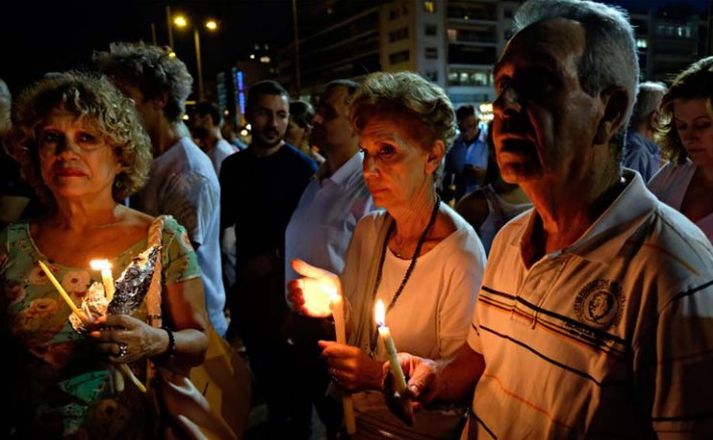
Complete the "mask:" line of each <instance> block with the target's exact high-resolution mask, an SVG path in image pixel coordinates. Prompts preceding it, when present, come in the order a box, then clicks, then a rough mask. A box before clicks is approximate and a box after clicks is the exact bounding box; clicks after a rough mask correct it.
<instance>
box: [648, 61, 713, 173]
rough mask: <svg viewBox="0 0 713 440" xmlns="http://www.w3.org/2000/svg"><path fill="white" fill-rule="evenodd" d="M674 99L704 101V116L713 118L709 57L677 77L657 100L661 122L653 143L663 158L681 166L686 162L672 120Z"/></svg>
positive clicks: (712, 85) (686, 155)
mask: <svg viewBox="0 0 713 440" xmlns="http://www.w3.org/2000/svg"><path fill="white" fill-rule="evenodd" d="M676 99H682V100H684V101H688V100H691V99H705V100H706V109H707V110H708V114H710V115H711V116H713V106H712V105H711V104H712V103H713V57H707V58H703V59H701V60H698V61H696V62H695V63H693V64H691V65H690V66H689V67H688V68H687V69H686V70H684V71H683V72H681V73H680V74H678V76H677V77H676V79H674V80H673V83H672V84H671V87H670V88H669V89H668V92H666V94H665V95H664V96H663V99H662V100H661V122H662V123H661V128H660V129H659V132H658V133H657V136H656V141H657V143H658V144H659V145H660V146H661V151H662V152H663V155H664V157H666V159H668V160H670V161H672V162H673V163H677V164H682V163H685V162H686V159H687V158H688V152H687V151H686V148H685V147H684V146H683V144H682V143H681V138H680V137H679V136H678V130H676V126H675V125H674V121H673V116H674V115H673V101H674V100H676Z"/></svg>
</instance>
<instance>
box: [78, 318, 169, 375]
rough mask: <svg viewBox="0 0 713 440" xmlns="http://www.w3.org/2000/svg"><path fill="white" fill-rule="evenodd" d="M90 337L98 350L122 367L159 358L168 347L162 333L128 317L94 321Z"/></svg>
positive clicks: (164, 334)
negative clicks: (95, 342)
mask: <svg viewBox="0 0 713 440" xmlns="http://www.w3.org/2000/svg"><path fill="white" fill-rule="evenodd" d="M89 336H90V337H91V338H94V340H95V341H97V348H98V350H99V351H100V352H101V353H103V354H105V355H107V357H108V359H109V361H111V362H112V363H115V364H125V363H130V362H134V361H138V360H141V359H145V358H149V357H153V356H156V355H159V354H161V353H163V352H164V351H165V347H166V346H167V345H168V335H167V334H166V332H165V331H163V330H161V329H157V328H154V327H151V326H150V325H148V324H146V323H145V322H143V321H141V320H138V319H136V318H134V317H132V316H129V315H108V316H106V317H102V318H99V319H98V320H97V321H96V322H95V327H94V330H92V331H90V332H89Z"/></svg>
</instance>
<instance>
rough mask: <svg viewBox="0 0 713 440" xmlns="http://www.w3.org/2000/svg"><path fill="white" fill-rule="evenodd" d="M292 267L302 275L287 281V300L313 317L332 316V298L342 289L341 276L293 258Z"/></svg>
mask: <svg viewBox="0 0 713 440" xmlns="http://www.w3.org/2000/svg"><path fill="white" fill-rule="evenodd" d="M292 268H293V269H294V270H295V272H297V273H298V274H300V275H302V278H298V279H296V280H292V281H290V282H289V283H287V302H288V303H289V304H290V305H291V306H292V309H293V310H294V311H296V312H299V313H301V314H303V315H305V316H311V317H313V318H326V317H328V316H331V315H332V308H331V303H332V300H333V299H334V296H335V295H336V294H339V293H340V292H341V290H342V284H341V282H340V281H339V277H338V276H337V275H335V274H333V273H332V272H329V271H328V270H324V269H320V268H318V267H315V266H312V265H310V264H308V263H306V262H304V261H302V260H293V261H292Z"/></svg>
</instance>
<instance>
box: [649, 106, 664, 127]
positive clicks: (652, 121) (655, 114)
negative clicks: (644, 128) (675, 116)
mask: <svg viewBox="0 0 713 440" xmlns="http://www.w3.org/2000/svg"><path fill="white" fill-rule="evenodd" d="M660 116H661V114H660V113H659V111H658V110H654V111H652V112H651V114H650V115H649V120H648V125H649V128H650V129H651V130H653V131H657V130H658V129H659V127H660V125H659V117H660Z"/></svg>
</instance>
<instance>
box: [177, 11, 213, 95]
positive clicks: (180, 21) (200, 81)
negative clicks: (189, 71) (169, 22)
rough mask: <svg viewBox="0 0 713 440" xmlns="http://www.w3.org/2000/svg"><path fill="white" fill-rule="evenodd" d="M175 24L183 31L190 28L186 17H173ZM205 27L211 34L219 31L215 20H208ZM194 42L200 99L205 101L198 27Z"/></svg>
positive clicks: (195, 29)
mask: <svg viewBox="0 0 713 440" xmlns="http://www.w3.org/2000/svg"><path fill="white" fill-rule="evenodd" d="M173 24H175V25H176V27H178V28H180V29H183V28H186V27H188V18H186V17H185V16H184V15H176V16H175V17H173ZM204 24H205V27H206V29H208V30H209V31H210V32H216V31H217V30H218V22H217V21H216V20H213V19H208V20H206V21H205V23H204ZM193 42H194V44H195V47H196V67H197V69H196V70H197V72H198V97H199V98H200V100H201V101H202V100H203V62H202V61H201V37H200V34H199V32H198V26H193Z"/></svg>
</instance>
